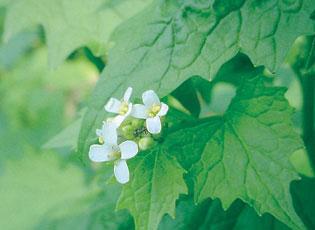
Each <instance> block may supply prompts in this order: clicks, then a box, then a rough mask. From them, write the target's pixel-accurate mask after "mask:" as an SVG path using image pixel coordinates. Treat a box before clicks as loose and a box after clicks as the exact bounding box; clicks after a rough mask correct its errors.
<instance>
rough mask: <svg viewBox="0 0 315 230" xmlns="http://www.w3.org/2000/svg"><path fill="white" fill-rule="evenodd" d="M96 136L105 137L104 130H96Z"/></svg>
mask: <svg viewBox="0 0 315 230" xmlns="http://www.w3.org/2000/svg"><path fill="white" fill-rule="evenodd" d="M96 135H97V136H98V137H103V130H102V129H96Z"/></svg>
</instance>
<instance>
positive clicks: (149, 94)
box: [131, 90, 168, 134]
mask: <svg viewBox="0 0 315 230" xmlns="http://www.w3.org/2000/svg"><path fill="white" fill-rule="evenodd" d="M142 101H143V104H144V105H141V104H135V105H133V108H132V113H131V115H132V116H133V117H135V118H141V119H146V127H147V130H148V131H149V132H150V133H152V134H157V133H159V132H161V120H160V117H161V116H164V115H166V113H167V111H168V106H167V105H166V104H165V103H163V102H160V99H159V97H158V95H156V93H155V92H154V91H153V90H148V91H145V92H144V93H143V94H142Z"/></svg>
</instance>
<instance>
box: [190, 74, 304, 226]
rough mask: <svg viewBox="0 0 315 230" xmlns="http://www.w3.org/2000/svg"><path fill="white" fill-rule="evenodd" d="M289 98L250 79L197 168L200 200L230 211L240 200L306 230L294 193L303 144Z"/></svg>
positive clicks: (281, 90)
mask: <svg viewBox="0 0 315 230" xmlns="http://www.w3.org/2000/svg"><path fill="white" fill-rule="evenodd" d="M284 93H285V89H284V88H276V87H266V86H265V85H264V79H263V78H262V77H261V76H256V77H251V78H247V79H244V81H243V83H242V84H241V86H240V87H239V89H238V90H237V94H236V97H235V98H234V99H233V101H232V103H231V105H230V107H229V109H228V111H227V112H226V114H225V115H224V122H223V123H222V125H221V126H220V127H219V128H217V129H216V130H215V132H213V135H212V137H211V138H210V139H209V141H208V143H207V145H206V147H205V149H204V151H203V153H202V155H201V158H200V160H199V161H198V162H197V163H196V164H195V165H194V166H193V169H192V175H193V177H194V183H195V188H194V191H195V199H196V201H198V202H200V201H202V200H203V199H205V198H208V197H211V198H219V199H220V200H221V201H222V205H223V208H224V209H227V208H228V207H229V206H230V205H231V204H232V202H233V201H234V200H236V199H238V198H239V199H241V200H243V201H244V202H246V203H248V204H250V205H251V206H253V207H254V208H255V210H256V211H257V212H258V213H259V214H263V213H265V212H268V213H270V214H272V215H273V216H275V217H276V218H277V219H279V220H280V221H282V222H284V223H285V224H287V225H288V226H289V227H291V228H294V229H297V228H298V229H303V228H304V225H303V223H302V222H301V220H300V219H299V217H298V216H297V215H296V213H295V211H294V208H293V205H292V199H291V196H290V190H289V188H290V182H291V181H292V180H296V179H298V178H299V177H298V175H297V173H296V172H295V170H294V168H293V167H292V166H291V164H290V160H289V158H290V156H291V154H292V153H293V152H294V151H296V150H298V149H301V148H303V143H302V141H301V139H300V137H299V135H298V134H297V133H295V131H294V129H293V125H292V121H291V115H292V113H293V110H292V108H291V107H290V106H289V105H288V102H287V101H286V100H285V98H284Z"/></svg>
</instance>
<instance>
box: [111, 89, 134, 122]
mask: <svg viewBox="0 0 315 230" xmlns="http://www.w3.org/2000/svg"><path fill="white" fill-rule="evenodd" d="M131 94H132V88H131V87H128V89H127V90H126V91H125V93H124V97H123V98H122V99H121V100H118V99H116V98H113V97H112V98H110V99H109V101H108V102H107V104H106V105H105V110H106V111H107V112H110V113H116V114H118V115H117V116H116V117H115V118H114V119H113V122H114V123H116V124H117V126H120V124H121V123H122V122H123V121H124V120H125V119H126V117H128V116H129V114H130V113H131V110H132V103H130V102H129V99H130V97H131Z"/></svg>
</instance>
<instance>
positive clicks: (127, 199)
mask: <svg viewBox="0 0 315 230" xmlns="http://www.w3.org/2000/svg"><path fill="white" fill-rule="evenodd" d="M128 166H129V168H130V171H131V178H130V182H129V183H128V184H127V185H125V186H124V187H123V191H122V194H121V196H120V199H119V201H118V203H117V208H118V209H124V208H126V209H129V211H130V212H131V214H132V215H133V216H134V219H135V225H136V229H138V230H140V229H156V228H157V227H158V224H159V222H160V220H161V219H162V217H163V215H164V214H165V213H168V214H169V215H171V216H173V217H174V215H175V201H176V199H177V198H178V196H179V194H180V193H187V187H186V184H185V182H184V179H183V173H184V172H185V170H184V169H183V168H181V166H180V165H179V164H178V163H177V161H176V159H175V158H174V157H172V156H170V155H169V154H168V152H167V150H166V149H165V148H164V147H163V146H162V147H157V148H154V149H152V150H149V151H146V152H142V153H141V154H139V155H138V156H137V157H136V158H134V159H132V160H130V161H128Z"/></svg>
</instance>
